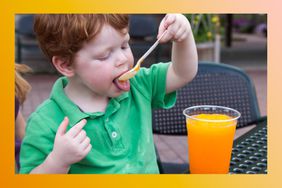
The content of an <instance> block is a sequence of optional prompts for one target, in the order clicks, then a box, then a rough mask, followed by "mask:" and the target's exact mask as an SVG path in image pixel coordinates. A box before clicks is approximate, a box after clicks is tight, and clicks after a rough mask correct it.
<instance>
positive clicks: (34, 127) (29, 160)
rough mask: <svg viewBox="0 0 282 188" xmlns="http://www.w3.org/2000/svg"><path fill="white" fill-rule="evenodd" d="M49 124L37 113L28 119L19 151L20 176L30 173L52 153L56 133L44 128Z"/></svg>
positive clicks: (48, 121) (47, 127)
mask: <svg viewBox="0 0 282 188" xmlns="http://www.w3.org/2000/svg"><path fill="white" fill-rule="evenodd" d="M50 123H52V122H50V120H48V119H47V118H46V117H44V116H43V115H40V114H38V113H33V114H32V116H31V117H30V118H29V120H28V122H27V128H26V136H25V137H24V139H23V143H22V146H21V151H20V164H21V168H20V173H21V174H28V173H30V171H31V170H33V169H34V168H35V167H37V166H38V165H40V164H42V163H43V162H44V160H45V159H46V157H47V156H48V154H49V153H50V152H51V151H52V149H53V143H54V139H55V135H56V133H55V132H54V131H52V130H51V129H50V127H49V126H46V125H48V124H49V125H50Z"/></svg>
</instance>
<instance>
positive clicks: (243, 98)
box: [153, 62, 265, 173]
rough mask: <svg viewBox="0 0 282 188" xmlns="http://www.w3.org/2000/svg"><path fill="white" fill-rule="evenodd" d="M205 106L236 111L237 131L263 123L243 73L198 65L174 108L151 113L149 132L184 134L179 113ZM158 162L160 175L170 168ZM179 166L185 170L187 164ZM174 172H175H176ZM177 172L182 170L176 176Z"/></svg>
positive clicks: (214, 65) (225, 67) (184, 128)
mask: <svg viewBox="0 0 282 188" xmlns="http://www.w3.org/2000/svg"><path fill="white" fill-rule="evenodd" d="M207 104H208V105H218V106H226V107H230V108H234V109H236V110H238V111H239V112H240V113H241V118H240V119H239V121H238V124H237V128H241V127H245V126H248V125H251V124H256V123H257V122H260V121H263V120H265V118H262V117H261V116H260V112H259V106H258V101H257V97H256V91H255V88H254V85H253V83H252V81H251V79H250V78H249V76H248V75H247V74H246V73H245V72H243V71H242V70H240V69H238V68H236V67H234V66H230V65H225V64H217V63H208V62H201V63H199V66H198V73H197V75H196V77H195V78H194V80H193V81H192V82H190V83H189V84H187V85H186V86H185V87H183V88H182V89H180V90H179V91H178V93H177V102H176V105H175V106H174V107H173V108H171V109H168V110H164V109H158V110H154V111H153V133H154V134H161V135H184V136H185V135H187V130H186V124H185V117H184V115H183V113H182V112H183V110H184V109H185V108H187V107H190V106H196V105H207ZM158 162H159V164H160V165H161V167H160V170H161V173H166V171H167V170H166V169H168V170H169V168H170V167H171V166H173V164H165V163H162V162H161V161H158ZM177 165H178V166H179V164H177ZM183 165H184V166H186V167H187V165H188V164H183ZM183 165H182V166H183ZM166 166H168V167H166ZM179 169H180V170H182V169H183V168H179ZM186 169H187V168H186ZM174 172H175V173H177V170H176V171H174ZM181 172H183V171H179V172H178V173H181Z"/></svg>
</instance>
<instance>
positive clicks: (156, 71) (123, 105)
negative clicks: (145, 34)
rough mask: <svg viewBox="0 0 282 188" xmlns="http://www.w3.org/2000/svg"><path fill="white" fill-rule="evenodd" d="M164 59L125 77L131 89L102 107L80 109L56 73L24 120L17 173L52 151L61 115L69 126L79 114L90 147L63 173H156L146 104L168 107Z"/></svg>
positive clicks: (170, 99) (170, 96) (171, 97)
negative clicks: (42, 98)
mask: <svg viewBox="0 0 282 188" xmlns="http://www.w3.org/2000/svg"><path fill="white" fill-rule="evenodd" d="M168 65H169V63H159V64H155V65H152V66H151V67H150V68H149V69H146V68H142V69H140V71H139V73H138V74H137V75H136V76H135V77H134V78H132V79H131V80H130V83H131V88H130V90H129V91H128V92H126V93H123V94H122V95H120V96H119V97H117V98H112V99H110V101H109V103H108V106H107V108H106V110H105V112H95V113H90V112H89V113H88V112H83V111H81V110H80V109H79V108H78V107H77V106H76V105H75V104H74V103H73V102H72V101H71V100H70V99H69V98H68V97H67V96H66V95H65V92H64V87H65V86H66V85H67V83H68V80H67V78H65V77H62V78H59V79H58V80H57V81H56V83H55V84H54V86H53V89H52V92H51V95H50V98H49V99H47V100H46V101H44V102H43V104H41V105H40V106H39V107H38V108H37V109H36V111H35V112H34V113H33V114H32V115H31V116H30V118H29V120H28V122H27V128H26V136H25V138H24V140H23V143H22V148H21V152H20V162H21V169H20V173H29V172H30V171H31V170H32V169H34V168H35V167H37V166H38V165H40V164H41V163H42V162H43V161H44V160H45V159H46V157H47V155H48V154H49V153H50V152H51V151H52V149H53V144H54V139H55V135H56V132H57V129H58V126H59V125H60V123H61V122H62V120H63V118H64V117H65V116H68V117H69V120H70V124H69V126H68V128H71V127H72V126H74V125H75V124H76V123H78V122H79V121H80V120H82V119H84V118H85V119H87V124H86V125H85V126H84V128H83V129H84V130H85V131H86V133H87V135H88V137H89V138H90V140H91V145H92V149H91V151H90V152H89V153H88V155H87V156H86V157H85V158H84V159H83V160H81V161H79V162H78V163H75V164H73V165H71V168H70V170H69V173H72V174H78V173H87V174H92V173H95V174H96V173H97V174H104V173H106V174H124V173H134V174H145V173H149V174H155V173H159V170H158V166H157V162H156V154H155V148H154V142H153V134H152V108H170V107H172V106H173V105H174V104H175V101H176V92H172V93H170V94H167V95H166V94H165V88H166V73H167V68H168Z"/></svg>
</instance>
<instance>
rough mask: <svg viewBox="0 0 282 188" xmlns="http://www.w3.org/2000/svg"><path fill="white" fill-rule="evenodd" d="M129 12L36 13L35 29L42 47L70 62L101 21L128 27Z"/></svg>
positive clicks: (115, 25)
mask: <svg viewBox="0 0 282 188" xmlns="http://www.w3.org/2000/svg"><path fill="white" fill-rule="evenodd" d="M128 20H129V18H128V15H123V14H39V15H36V16H35V22H34V32H35V33H36V36H37V39H38V41H39V45H40V47H41V49H42V51H43V52H44V53H45V54H46V55H47V57H48V58H49V59H50V60H51V61H52V57H53V56H60V57H63V58H66V59H67V60H68V61H69V62H70V63H71V62H72V59H73V56H74V54H75V53H76V52H78V51H79V50H80V49H81V48H82V45H83V44H84V43H85V42H87V41H89V40H91V39H93V38H95V36H96V35H97V34H98V33H99V32H100V30H101V28H102V26H103V25H104V24H109V25H110V26H112V27H113V28H115V29H116V30H120V31H122V30H123V29H124V28H128V22H129V21H128Z"/></svg>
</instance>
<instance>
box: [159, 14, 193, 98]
mask: <svg viewBox="0 0 282 188" xmlns="http://www.w3.org/2000/svg"><path fill="white" fill-rule="evenodd" d="M165 30H168V32H167V33H166V34H165V36H164V37H163V38H162V40H161V41H160V42H167V41H169V40H172V41H173V44H172V64H171V65H170V66H169V68H168V72H167V78H166V93H170V92H172V91H175V90H177V89H179V88H180V87H182V86H184V85H185V84H187V83H188V82H190V81H191V80H192V79H193V78H194V76H195V75H196V73H197V68H198V55H197V49H196V45H195V41H194V37H193V33H192V30H191V26H190V23H189V21H188V20H187V19H186V17H185V16H184V15H181V14H167V15H166V16H165V18H164V19H163V20H162V22H161V24H160V26H159V35H158V36H160V35H161V34H162V33H163V32H164V31H165Z"/></svg>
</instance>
